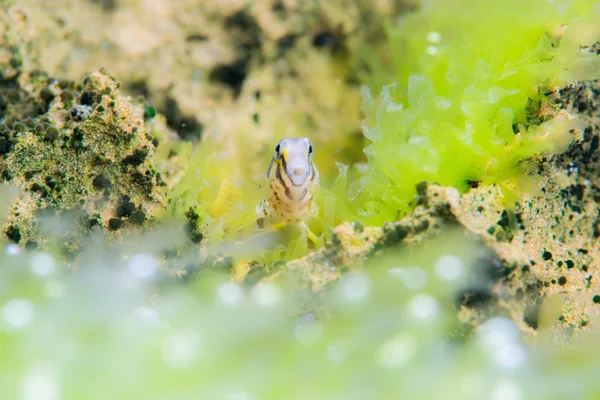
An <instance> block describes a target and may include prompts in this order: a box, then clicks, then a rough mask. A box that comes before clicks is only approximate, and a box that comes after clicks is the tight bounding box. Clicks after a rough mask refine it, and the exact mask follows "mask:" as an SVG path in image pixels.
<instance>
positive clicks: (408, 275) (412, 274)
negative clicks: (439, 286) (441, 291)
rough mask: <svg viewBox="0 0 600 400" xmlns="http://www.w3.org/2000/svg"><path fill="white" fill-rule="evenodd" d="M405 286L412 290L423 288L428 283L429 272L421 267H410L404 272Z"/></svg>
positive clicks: (403, 280)
mask: <svg viewBox="0 0 600 400" xmlns="http://www.w3.org/2000/svg"><path fill="white" fill-rule="evenodd" d="M402 282H403V283H404V286H406V287H407V288H408V289H412V290H421V289H423V288H424V287H425V284H426V283H427V273H426V272H425V271H424V270H423V269H422V268H419V267H409V268H406V269H405V270H404V273H403V274H402Z"/></svg>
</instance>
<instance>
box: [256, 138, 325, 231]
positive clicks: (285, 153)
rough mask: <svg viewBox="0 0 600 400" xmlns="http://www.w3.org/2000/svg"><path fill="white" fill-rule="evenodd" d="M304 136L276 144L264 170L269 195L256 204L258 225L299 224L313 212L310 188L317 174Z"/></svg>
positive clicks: (314, 184) (313, 185) (314, 210)
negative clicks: (265, 171) (269, 163)
mask: <svg viewBox="0 0 600 400" xmlns="http://www.w3.org/2000/svg"><path fill="white" fill-rule="evenodd" d="M312 154H313V147H312V144H311V142H310V140H309V139H307V138H294V139H291V138H285V139H282V140H281V141H280V142H279V143H277V146H275V152H274V154H273V159H272V160H271V165H270V166H269V169H268V171H267V178H268V182H269V195H268V197H267V198H266V199H265V200H263V201H262V202H261V203H260V204H259V206H258V207H257V214H258V220H257V223H258V226H259V227H263V226H264V224H265V223H270V224H273V223H283V224H290V223H299V222H303V221H305V220H306V219H307V218H310V217H311V216H313V215H315V214H316V212H317V205H316V202H315V199H314V196H313V188H314V187H315V186H319V183H320V176H319V171H318V170H317V168H316V166H315V164H314V163H313V161H312Z"/></svg>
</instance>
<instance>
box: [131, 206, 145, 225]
mask: <svg viewBox="0 0 600 400" xmlns="http://www.w3.org/2000/svg"><path fill="white" fill-rule="evenodd" d="M130 219H131V221H132V222H133V223H135V224H138V225H141V224H143V223H144V221H146V213H145V212H143V211H142V210H136V211H134V212H133V213H132V214H131V217H130Z"/></svg>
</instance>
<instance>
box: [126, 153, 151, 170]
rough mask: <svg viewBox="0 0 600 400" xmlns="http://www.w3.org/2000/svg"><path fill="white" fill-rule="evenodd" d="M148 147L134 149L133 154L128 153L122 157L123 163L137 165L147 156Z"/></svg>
mask: <svg viewBox="0 0 600 400" xmlns="http://www.w3.org/2000/svg"><path fill="white" fill-rule="evenodd" d="M148 153H149V152H148V149H136V150H135V151H134V152H133V154H130V155H128V156H127V157H125V158H124V159H123V164H125V165H132V166H134V167H135V166H138V165H140V164H142V163H143V162H144V160H145V159H146V157H148Z"/></svg>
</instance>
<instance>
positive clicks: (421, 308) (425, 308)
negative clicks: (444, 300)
mask: <svg viewBox="0 0 600 400" xmlns="http://www.w3.org/2000/svg"><path fill="white" fill-rule="evenodd" d="M408 311H409V312H410V314H411V315H412V316H413V317H415V318H417V319H421V320H425V321H429V320H432V319H434V318H435V317H437V316H438V314H439V311H440V306H439V304H438V302H437V301H436V300H435V299H434V298H433V297H432V296H430V295H428V294H418V295H416V296H415V297H413V298H412V299H411V300H410V302H409V303H408Z"/></svg>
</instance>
